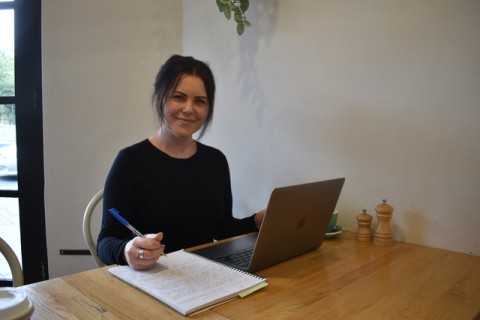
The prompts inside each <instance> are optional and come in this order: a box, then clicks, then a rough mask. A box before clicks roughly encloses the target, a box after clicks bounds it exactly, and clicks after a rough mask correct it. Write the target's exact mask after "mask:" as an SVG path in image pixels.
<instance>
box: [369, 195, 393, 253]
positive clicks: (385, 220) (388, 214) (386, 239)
mask: <svg viewBox="0 0 480 320" xmlns="http://www.w3.org/2000/svg"><path fill="white" fill-rule="evenodd" d="M375 211H376V212H377V218H378V225H377V229H376V230H375V235H374V238H373V243H374V244H375V245H377V246H382V247H388V246H391V245H393V236H392V227H391V226H390V220H391V219H392V213H393V207H392V206H391V205H389V204H387V200H386V199H384V200H383V203H381V204H379V205H378V206H376V207H375Z"/></svg>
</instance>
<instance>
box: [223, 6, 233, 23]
mask: <svg viewBox="0 0 480 320" xmlns="http://www.w3.org/2000/svg"><path fill="white" fill-rule="evenodd" d="M223 14H224V15H225V18H227V20H230V18H231V17H232V11H231V10H230V7H225V8H224V10H223Z"/></svg>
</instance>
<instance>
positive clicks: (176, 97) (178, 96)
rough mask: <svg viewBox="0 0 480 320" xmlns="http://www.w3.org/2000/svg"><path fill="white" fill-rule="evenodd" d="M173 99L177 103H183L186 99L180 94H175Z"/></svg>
mask: <svg viewBox="0 0 480 320" xmlns="http://www.w3.org/2000/svg"><path fill="white" fill-rule="evenodd" d="M172 99H173V100H176V101H183V100H185V98H184V97H183V96H181V95H179V94H174V95H173V96H172Z"/></svg>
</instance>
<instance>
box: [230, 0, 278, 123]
mask: <svg viewBox="0 0 480 320" xmlns="http://www.w3.org/2000/svg"><path fill="white" fill-rule="evenodd" d="M277 13H278V3H277V1H275V0H262V1H250V8H249V9H248V11H247V20H248V21H250V22H251V23H252V26H251V27H247V28H246V29H245V32H244V33H243V35H242V36H239V46H240V47H239V56H240V72H239V74H238V79H237V83H238V84H239V89H240V91H241V96H242V97H245V99H246V101H244V103H245V108H246V109H247V110H251V111H253V112H255V114H256V117H255V119H256V121H257V125H260V124H261V123H262V122H263V115H264V108H265V106H266V105H267V103H266V97H265V95H264V91H263V87H262V83H261V81H260V79H259V77H258V73H257V66H256V65H255V63H261V59H258V57H257V55H258V47H259V42H260V41H262V42H267V43H268V41H269V39H270V37H271V35H272V34H273V30H274V29H275V26H276V22H277Z"/></svg>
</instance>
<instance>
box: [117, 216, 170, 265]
mask: <svg viewBox="0 0 480 320" xmlns="http://www.w3.org/2000/svg"><path fill="white" fill-rule="evenodd" d="M108 212H110V213H111V214H112V215H113V216H114V217H115V218H117V220H118V221H120V223H121V224H123V225H124V226H125V227H127V228H128V229H130V230H131V231H132V232H133V233H134V234H135V235H137V236H139V237H142V238H144V237H145V236H144V235H143V234H142V233H141V232H140V231H138V230H137V229H135V227H134V226H132V225H131V224H130V223H129V222H128V221H127V220H126V219H125V218H124V217H122V216H121V215H120V212H118V210H117V209H115V208H110V209H108ZM163 256H166V254H165V253H164V254H163Z"/></svg>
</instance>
